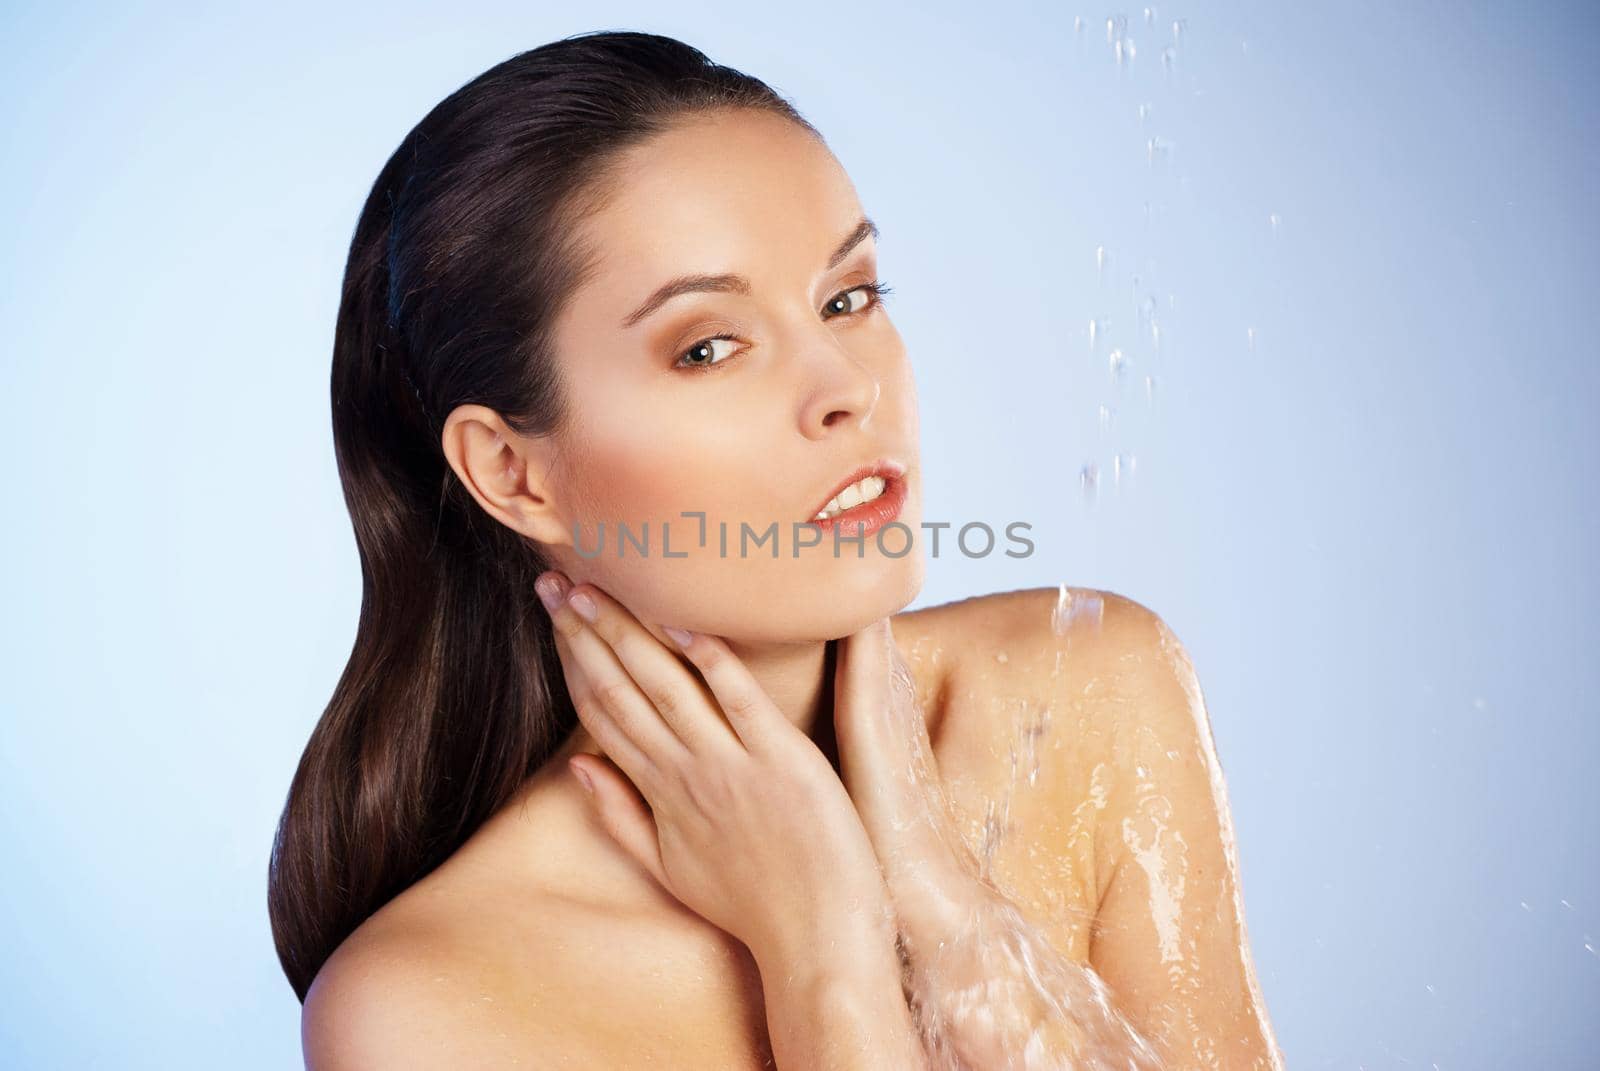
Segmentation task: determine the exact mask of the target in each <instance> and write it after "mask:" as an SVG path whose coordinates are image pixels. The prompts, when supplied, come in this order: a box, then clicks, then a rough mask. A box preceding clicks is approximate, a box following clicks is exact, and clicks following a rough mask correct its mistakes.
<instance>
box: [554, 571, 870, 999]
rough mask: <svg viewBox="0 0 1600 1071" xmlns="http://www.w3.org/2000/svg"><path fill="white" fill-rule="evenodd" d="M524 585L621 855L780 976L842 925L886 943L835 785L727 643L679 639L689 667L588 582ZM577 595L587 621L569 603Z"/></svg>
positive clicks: (862, 850) (582, 762)
mask: <svg viewBox="0 0 1600 1071" xmlns="http://www.w3.org/2000/svg"><path fill="white" fill-rule="evenodd" d="M537 588H538V590H539V595H540V598H541V600H543V601H544V603H545V605H546V607H547V608H549V609H550V615H551V619H552V621H553V622H554V625H555V631H556V647H557V650H558V652H559V654H560V657H561V665H562V668H563V670H564V672H565V675H566V680H567V688H568V692H569V694H570V695H571V696H572V701H573V705H574V706H575V707H576V709H577V713H578V719H579V721H580V722H581V723H582V725H583V727H584V728H585V729H587V730H588V732H589V734H590V735H591V736H593V737H594V739H595V741H596V742H597V743H598V744H599V745H600V747H601V749H602V750H604V752H605V753H606V756H608V757H609V758H610V759H611V760H612V762H614V763H615V764H616V766H615V767H614V768H613V767H612V766H610V765H609V764H608V763H606V762H604V761H602V760H601V759H599V758H598V757H596V756H592V755H583V756H581V757H574V758H573V759H572V760H570V764H571V765H573V766H575V767H579V768H581V770H582V772H583V773H584V774H587V775H588V776H589V777H590V778H591V780H592V783H593V786H594V787H593V793H594V797H595V802H596V805H597V807H598V808H599V810H600V817H601V821H602V823H603V824H604V825H605V827H606V829H607V831H608V832H609V833H610V834H611V836H612V837H613V838H614V839H615V840H616V841H617V842H618V844H619V845H620V846H621V847H622V848H623V850H624V851H626V852H627V853H628V854H629V855H630V856H632V857H633V858H634V859H635V860H637V861H638V862H639V863H640V865H642V866H643V867H644V868H645V869H646V870H648V871H649V872H650V873H651V874H652V875H653V876H654V877H655V879H656V880H657V881H658V882H660V883H661V885H662V886H663V887H664V888H665V889H666V890H667V891H668V892H670V893H672V895H673V896H675V897H677V898H678V899H679V900H680V901H682V902H683V904H684V905H685V906H687V907H688V908H690V909H691V910H693V911H694V912H696V913H697V914H699V915H700V916H702V917H703V918H705V919H706V920H707V921H709V922H711V923H713V924H714V925H716V926H718V927H720V928H721V929H723V930H725V931H727V932H728V933H730V934H732V935H733V936H735V937H737V938H738V939H739V940H741V941H743V942H744V943H745V944H746V945H748V946H749V947H750V949H751V951H752V953H753V954H754V955H755V958H756V959H757V961H758V962H761V961H762V960H769V961H770V962H774V963H783V964H784V965H785V969H793V968H794V967H795V966H796V965H797V963H799V962H804V960H805V957H806V956H807V953H808V950H810V949H812V948H813V947H814V946H815V945H816V943H817V941H818V939H819V938H821V939H823V940H824V941H826V942H829V943H831V941H832V940H834V939H836V937H837V936H838V934H839V928H840V927H841V926H844V927H846V928H847V929H851V928H852V927H854V929H853V930H852V933H854V934H860V935H862V936H866V937H872V936H876V937H878V938H881V939H883V940H886V941H892V940H893V935H894V930H893V924H892V921H891V916H890V915H889V910H890V909H889V899H888V892H887V889H886V886H885V884H884V879H883V874H882V871H881V870H880V869H879V866H878V861H877V857H876V855H875V854H874V852H873V848H872V844H871V841H870V840H869V838H868V836H867V833H866V829H865V827H864V826H863V825H862V822H861V818H860V816H859V815H858V813H857V811H856V808H855V805H854V803H852V801H851V799H850V795H849V793H848V792H846V791H845V788H844V784H843V783H842V782H841V781H840V779H839V776H838V774H836V773H835V772H834V770H833V767H832V766H831V765H830V764H829V762H828V760H827V758H826V756H824V755H823V754H822V752H821V751H820V750H818V748H817V746H816V744H815V743H813V742H812V740H811V739H810V738H809V737H808V736H806V735H805V734H804V733H803V732H801V731H800V730H799V729H798V728H797V727H796V726H795V725H794V724H793V723H792V722H790V721H789V720H788V718H786V717H785V716H784V715H783V713H782V712H781V711H780V710H778V708H777V706H776V705H775V704H774V703H773V702H772V700H771V698H770V697H769V696H768V695H767V694H766V692H765V691H764V690H763V689H762V688H761V686H760V684H759V683H758V682H757V681H756V680H755V678H754V677H753V676H752V675H751V674H750V672H749V670H748V668H747V667H745V665H744V664H743V663H742V662H740V661H739V659H738V657H737V656H735V655H734V654H733V652H732V651H730V650H729V649H728V647H727V645H726V644H725V643H723V642H722V641H721V640H720V639H717V638H716V637H713V636H709V635H706V634H703V633H696V634H691V639H690V642H689V643H688V645H687V647H684V648H682V650H683V654H684V656H686V657H687V658H688V660H689V662H691V663H692V664H693V669H691V668H690V667H689V666H686V665H685V664H684V663H683V661H681V660H680V658H679V657H678V656H677V655H676V654H675V653H674V651H673V650H672V649H670V648H668V647H667V646H666V644H665V643H663V642H662V641H661V640H658V639H657V638H656V637H655V635H654V634H652V633H651V632H650V631H649V630H647V629H646V628H645V627H644V625H642V624H641V623H640V622H639V621H638V620H637V619H636V618H634V616H633V615H632V614H631V613H630V612H629V611H628V610H627V608H626V607H624V606H622V605H621V604H620V603H618V602H617V601H616V600H614V599H612V598H610V597H609V596H608V595H606V594H605V593H604V592H602V591H601V590H600V589H598V588H596V587H595V586H594V585H593V584H587V583H586V584H580V585H578V586H576V587H573V588H570V589H569V585H568V584H567V581H566V578H565V577H563V576H561V574H559V573H555V572H549V573H545V574H544V575H543V576H541V578H540V581H539V583H538V585H537ZM573 595H576V596H578V601H577V602H576V603H575V602H574V600H573V599H572V598H571V596H573ZM585 597H586V598H588V599H589V600H591V603H592V605H593V608H594V611H595V614H594V619H593V620H592V621H590V620H586V619H585V616H580V614H579V613H578V610H577V609H576V608H575V606H579V605H582V601H581V600H582V599H583V598H585ZM669 634H670V633H669ZM696 669H697V670H699V674H698V675H697V674H696V673H695V672H694V670H696ZM618 770H620V771H621V774H625V775H626V778H624V777H623V776H621V775H620V774H619V773H618V772H617V771H618ZM629 782H631V784H629ZM636 790H637V791H636ZM641 795H642V797H643V798H642V799H641V798H640V797H641ZM646 803H648V807H646ZM838 951H839V952H840V953H843V952H845V951H846V950H845V949H839V950H838Z"/></svg>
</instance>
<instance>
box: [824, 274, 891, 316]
mask: <svg viewBox="0 0 1600 1071" xmlns="http://www.w3.org/2000/svg"><path fill="white" fill-rule="evenodd" d="M887 293H889V288H888V287H887V286H884V285H883V284H882V283H880V282H871V283H862V284H861V285H860V286H856V287H851V288H850V289H849V290H845V291H841V292H840V293H838V294H835V295H834V296H833V297H832V298H831V299H829V301H828V303H827V304H826V305H824V306H823V307H822V313H823V317H824V318H825V319H832V318H833V317H834V316H849V315H853V314H855V313H859V312H866V311H868V310H869V309H871V308H872V307H873V306H874V305H877V304H879V303H880V302H882V301H883V296H884V295H885V294H887ZM852 294H868V295H871V296H870V297H867V298H858V299H856V300H855V301H851V299H850V295H852Z"/></svg>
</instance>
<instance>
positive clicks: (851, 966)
mask: <svg viewBox="0 0 1600 1071" xmlns="http://www.w3.org/2000/svg"><path fill="white" fill-rule="evenodd" d="M855 929H856V930H857V931H858V932H856V933H854V934H852V935H850V936H842V935H840V934H835V935H832V936H829V937H828V938H826V939H823V940H817V941H814V942H813V943H812V944H811V945H810V947H807V948H801V947H796V948H791V949H774V950H771V951H768V952H766V953H765V954H763V953H762V952H755V953H754V954H755V959H756V964H757V967H758V968H759V969H760V972H761V985H762V990H763V992H764V994H765V999H766V1010H767V1032H768V1035H769V1036H770V1038H771V1042H772V1054H773V1058H774V1060H775V1062H776V1065H777V1067H778V1068H779V1069H780V1071H799V1069H805V1071H809V1069H812V1068H816V1069H819V1071H882V1069H885V1068H893V1069H896V1071H899V1069H901V1068H904V1069H906V1071H926V1069H927V1068H928V1063H927V1059H926V1057H925V1056H924V1055H923V1047H922V1038H921V1035H920V1033H919V1032H918V1030H917V1026H916V1023H915V1020H914V1019H913V1017H912V1014H911V1008H910V1006H909V1005H908V1004H907V1002H906V994H905V990H904V984H903V976H902V966H901V963H900V959H899V956H898V954H897V953H896V950H895V946H894V940H895V931H894V927H893V925H892V922H890V920H889V916H888V915H887V914H885V915H884V916H883V921H882V924H877V923H875V924H874V925H871V926H859V927H856V928H855Z"/></svg>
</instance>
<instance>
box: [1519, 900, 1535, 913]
mask: <svg viewBox="0 0 1600 1071" xmlns="http://www.w3.org/2000/svg"><path fill="white" fill-rule="evenodd" d="M1522 910H1524V911H1532V910H1533V908H1531V907H1529V906H1528V901H1526V900H1523V901H1522Z"/></svg>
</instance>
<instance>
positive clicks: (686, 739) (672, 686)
mask: <svg viewBox="0 0 1600 1071" xmlns="http://www.w3.org/2000/svg"><path fill="white" fill-rule="evenodd" d="M572 590H573V592H574V593H581V594H583V595H587V596H588V597H589V598H590V599H592V600H593V602H594V606H595V618H594V620H593V621H591V622H589V628H590V629H591V630H593V631H594V633H595V634H596V635H598V636H599V637H600V638H601V639H602V640H604V641H605V642H606V644H607V645H608V646H609V647H610V648H611V652H612V654H613V655H615V656H616V659H617V661H618V663H620V664H621V666H622V668H623V669H624V671H626V672H627V674H628V676H629V677H631V678H632V679H633V682H634V685H635V686H636V687H637V688H638V689H639V691H640V692H641V693H642V694H643V695H644V697H645V699H646V700H648V701H649V703H650V704H651V706H652V707H653V708H654V709H655V711H656V713H657V714H659V715H660V716H661V719H662V720H663V721H665V722H666V723H667V725H669V726H670V727H671V729H672V731H673V733H674V735H676V736H677V738H678V739H679V740H681V741H682V742H683V745H684V747H685V748H687V749H688V750H689V752H690V753H691V754H695V755H709V754H715V753H716V749H718V748H728V747H732V746H737V745H739V738H738V736H737V735H736V734H735V733H734V731H733V729H732V727H731V726H730V725H729V724H728V723H727V722H726V721H724V720H723V719H722V718H721V717H719V716H718V714H717V709H716V708H717V704H716V700H715V697H714V696H713V695H712V694H711V692H710V691H709V690H708V689H707V688H706V686H705V685H703V684H702V683H701V682H700V680H699V678H698V677H696V676H695V674H694V671H693V670H691V669H690V668H689V667H688V666H685V665H684V664H683V662H682V660H681V659H679V658H678V656H677V655H675V654H673V653H672V651H669V650H668V649H667V647H666V646H665V645H664V644H663V643H662V642H661V641H660V640H658V639H656V638H655V636H653V635H652V634H651V633H650V632H649V630H647V629H646V628H645V627H644V625H642V624H640V622H639V620H638V619H637V618H635V617H634V616H633V614H632V612H630V611H629V610H628V608H627V607H626V606H623V605H622V604H621V603H620V602H618V601H617V600H616V599H613V598H612V597H611V596H610V595H607V594H606V593H605V592H604V591H601V590H600V589H599V588H597V587H595V586H594V585H593V584H577V585H575V586H574V587H573V589H572Z"/></svg>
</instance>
